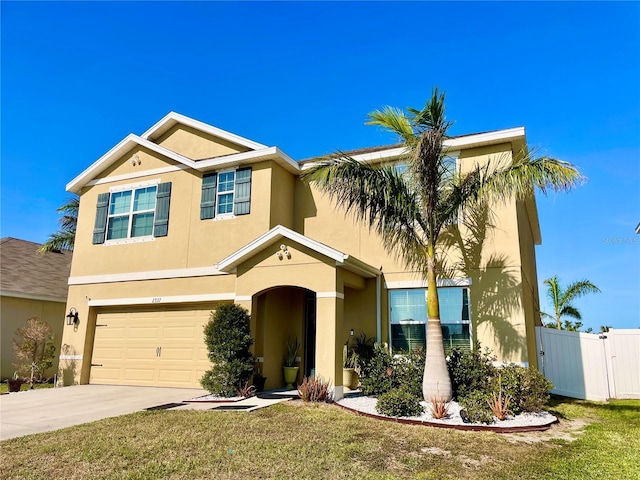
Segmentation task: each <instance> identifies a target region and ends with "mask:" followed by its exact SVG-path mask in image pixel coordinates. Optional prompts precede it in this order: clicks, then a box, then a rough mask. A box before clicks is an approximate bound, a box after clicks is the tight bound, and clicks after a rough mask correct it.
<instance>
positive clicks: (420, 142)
mask: <svg viewBox="0 0 640 480" xmlns="http://www.w3.org/2000/svg"><path fill="white" fill-rule="evenodd" d="M444 98H445V95H444V93H439V92H438V89H437V88H435V89H434V90H433V93H432V96H431V98H430V99H429V100H428V101H427V103H426V105H425V106H424V108H423V109H422V110H416V109H412V108H408V109H407V111H406V112H404V111H402V110H400V109H397V108H393V107H385V108H383V109H382V110H376V111H374V112H372V113H370V114H369V119H370V121H369V122H368V124H370V125H378V126H381V127H383V128H384V129H386V130H387V131H390V132H392V133H394V134H396V135H398V136H399V137H400V139H401V141H402V143H403V144H404V146H405V147H406V155H405V158H404V160H405V162H406V170H405V171H404V172H402V171H401V170H400V169H397V168H394V167H393V166H390V165H386V166H385V165H370V164H365V163H361V162H359V161H357V160H355V159H353V158H351V157H349V156H347V155H344V154H343V153H341V152H338V153H336V154H334V155H332V156H330V157H329V158H326V159H324V160H322V161H320V162H318V163H316V164H315V165H312V166H311V167H310V168H309V169H308V170H306V171H305V172H304V173H303V179H304V180H305V181H307V182H311V183H313V184H314V185H316V186H317V187H318V188H319V189H320V190H321V191H324V192H325V193H327V194H328V195H329V197H330V198H331V199H332V200H333V201H334V202H335V203H336V204H337V205H339V206H342V207H343V208H345V210H346V213H347V214H348V213H352V214H354V216H355V218H356V220H357V221H362V222H364V223H365V224H367V225H368V226H369V227H370V228H372V229H374V230H375V231H376V233H377V234H378V235H379V236H380V238H381V239H382V242H383V245H384V247H385V249H386V250H387V251H388V252H389V253H390V254H392V255H395V256H396V257H397V258H399V259H401V260H402V261H403V262H404V263H405V265H406V266H407V267H408V268H410V269H412V270H415V271H418V272H420V273H421V274H422V275H423V278H426V280H427V316H428V319H427V350H426V362H425V370H424V377H423V395H424V398H425V399H426V400H427V401H429V399H430V398H431V397H433V396H437V397H441V398H443V399H445V400H449V399H451V380H450V379H449V375H448V373H447V365H446V359H445V354H444V347H443V343H442V329H441V326H440V306H439V303H438V295H437V289H436V285H437V284H436V272H437V271H438V266H439V265H438V264H439V259H438V256H439V254H437V251H436V243H437V241H438V236H439V234H440V232H441V231H442V230H443V229H444V228H445V227H446V226H447V225H448V224H450V223H454V222H455V221H456V218H457V215H458V212H459V210H460V209H462V208H466V207H471V206H473V205H475V204H477V203H478V202H480V201H483V200H484V201H487V200H490V201H507V200H509V199H512V198H513V196H515V197H516V198H518V199H523V198H527V197H530V196H532V195H533V193H534V186H537V187H538V188H539V189H540V190H542V192H545V193H546V191H547V190H548V189H552V190H554V191H562V190H569V189H571V188H573V187H574V186H575V185H576V184H577V183H579V182H580V181H581V180H582V179H583V178H584V177H583V176H582V175H581V174H580V172H578V170H577V169H576V168H575V167H574V166H572V165H571V164H569V163H567V162H563V161H560V160H556V159H552V158H549V157H546V156H544V157H535V156H534V155H533V154H532V152H531V151H529V150H526V149H525V150H524V151H522V152H520V154H519V155H518V156H516V157H515V158H513V160H511V157H510V156H507V155H504V156H501V157H500V158H496V159H491V160H490V161H489V162H488V163H486V164H483V165H475V166H474V167H473V169H472V170H471V171H470V172H468V173H465V174H460V173H457V174H455V173H452V172H451V168H450V165H448V164H447V161H446V153H447V152H446V147H445V145H444V142H445V140H446V139H447V138H448V137H447V130H448V129H449V127H450V126H451V123H450V122H448V121H447V120H446V117H445V105H444Z"/></svg>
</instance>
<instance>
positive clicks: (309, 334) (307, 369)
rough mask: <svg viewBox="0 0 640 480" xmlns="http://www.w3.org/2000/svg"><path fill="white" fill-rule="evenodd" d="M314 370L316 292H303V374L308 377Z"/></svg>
mask: <svg viewBox="0 0 640 480" xmlns="http://www.w3.org/2000/svg"><path fill="white" fill-rule="evenodd" d="M315 370H316V294H315V292H310V291H308V290H307V291H305V294H304V375H305V376H306V377H310V376H312V375H314V374H315Z"/></svg>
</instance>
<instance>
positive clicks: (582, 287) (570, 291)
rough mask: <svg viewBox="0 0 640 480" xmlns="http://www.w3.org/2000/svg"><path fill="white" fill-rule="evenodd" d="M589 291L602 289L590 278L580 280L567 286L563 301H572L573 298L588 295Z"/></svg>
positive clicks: (596, 291)
mask: <svg viewBox="0 0 640 480" xmlns="http://www.w3.org/2000/svg"><path fill="white" fill-rule="evenodd" d="M588 293H600V289H599V288H598V287H596V286H595V285H594V284H593V283H591V282H590V281H589V280H580V281H578V282H574V283H572V284H571V285H569V286H568V287H567V289H566V290H565V291H564V294H563V295H562V301H563V303H565V302H566V303H571V301H572V300H574V299H576V298H579V297H582V296H583V295H587V294H588Z"/></svg>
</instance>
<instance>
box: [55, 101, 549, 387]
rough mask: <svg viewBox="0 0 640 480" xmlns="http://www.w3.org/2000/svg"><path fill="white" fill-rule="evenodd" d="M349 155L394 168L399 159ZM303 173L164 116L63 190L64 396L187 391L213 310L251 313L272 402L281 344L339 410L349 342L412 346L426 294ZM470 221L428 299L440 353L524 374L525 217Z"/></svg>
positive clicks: (481, 140)
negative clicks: (460, 351)
mask: <svg viewBox="0 0 640 480" xmlns="http://www.w3.org/2000/svg"><path fill="white" fill-rule="evenodd" d="M524 145H525V135H524V129H523V128H514V129H509V130H501V131H494V132H488V133H481V134H474V135H467V136H461V137H456V138H453V139H450V140H448V141H447V148H448V156H449V158H450V161H451V165H452V168H459V169H465V168H467V166H470V165H471V164H473V163H474V162H477V161H480V162H482V161H486V160H487V159H488V158H490V157H492V156H496V155H502V156H505V155H506V156H511V155H512V152H516V151H519V150H520V149H521V148H522V147H523V146H524ZM348 153H349V154H350V155H351V156H353V157H354V158H356V159H359V160H361V161H363V162H398V161H399V160H398V159H399V158H400V156H401V154H402V148H401V147H399V146H397V145H393V146H387V147H375V148H367V149H362V150H358V151H353V152H348ZM313 160H314V159H309V160H307V161H301V162H298V161H295V160H294V159H292V158H290V157H289V156H287V155H286V154H285V153H284V152H283V151H282V150H280V148H278V147H275V146H273V147H269V146H266V145H262V144H259V143H256V142H254V141H251V140H247V139H246V138H242V137H239V136H237V135H235V134H232V133H229V132H226V131H223V130H220V129H218V128H215V127H212V126H210V125H207V124H204V123H201V122H199V121H196V120H193V119H191V118H188V117H185V116H182V115H179V114H176V113H170V114H168V115H167V116H166V117H164V118H163V119H162V120H160V121H159V122H158V123H157V124H155V125H154V126H152V127H151V128H150V129H149V130H147V131H146V132H145V133H143V134H142V135H141V136H138V135H133V134H131V135H129V136H127V137H126V138H125V139H124V140H122V141H121V142H120V143H118V144H117V145H116V146H114V147H113V148H112V149H111V150H110V151H109V152H107V153H106V154H105V155H104V156H102V157H101V158H99V159H98V160H97V161H96V162H94V163H93V164H92V165H91V166H90V167H88V168H87V169H86V170H85V171H83V172H82V173H81V174H80V175H79V176H77V177H76V178H75V179H74V180H73V181H71V182H70V183H69V184H68V185H67V190H69V191H70V192H75V193H78V194H80V195H81V201H80V210H79V215H78V228H77V233H76V241H75V251H74V256H73V264H72V268H71V276H70V278H69V297H68V302H67V310H69V309H71V308H75V309H76V310H77V312H78V320H79V321H78V322H77V323H76V324H74V325H73V326H67V327H65V330H64V337H63V341H62V343H63V351H62V355H61V357H60V369H61V375H60V378H62V379H66V380H65V381H66V383H70V380H69V379H73V381H74V382H79V383H103V384H123V385H157V386H180V387H198V386H199V379H200V377H201V376H202V374H203V372H204V371H205V370H207V369H209V368H210V362H209V361H208V358H207V351H206V348H205V345H204V341H203V326H204V324H205V323H206V322H207V321H208V319H209V316H210V313H211V312H212V311H214V310H215V309H216V307H217V305H219V304H221V303H223V302H235V303H237V304H240V305H242V306H243V307H244V308H246V309H247V310H249V312H250V313H251V331H252V333H253V335H254V338H255V345H254V354H255V355H256V357H260V359H261V360H263V374H264V375H265V376H266V377H267V383H266V387H267V388H273V387H278V386H281V385H283V378H282V369H281V366H282V360H283V356H284V353H285V349H286V342H287V339H288V337H291V338H293V337H297V338H298V339H299V340H300V342H301V344H302V348H301V351H300V367H301V369H300V370H301V372H300V374H301V375H309V374H312V373H316V374H318V375H322V376H323V377H325V378H327V379H330V380H331V381H332V382H333V383H334V385H335V386H336V397H338V398H339V397H340V396H341V395H342V386H341V383H342V351H343V345H344V343H345V341H347V339H348V338H349V336H350V332H351V331H354V332H355V333H356V334H357V333H358V332H360V331H363V332H365V333H367V334H368V335H369V336H374V337H376V338H377V339H378V340H379V341H381V342H387V343H389V344H390V345H391V347H392V348H393V349H394V351H399V350H406V349H408V348H414V347H416V346H419V345H424V343H425V335H426V332H425V324H426V300H425V297H426V290H425V288H426V284H425V282H424V281H423V280H422V278H421V277H420V276H419V275H417V274H416V273H415V272H411V271H407V269H406V268H405V267H403V265H402V264H401V263H399V262H398V261H397V260H396V259H395V257H394V256H393V255H389V254H388V253H387V252H385V250H384V248H383V247H382V243H381V241H380V239H379V238H377V237H376V235H375V234H374V233H372V232H370V231H369V229H368V228H367V227H365V226H362V225H360V224H358V223H355V222H354V221H353V219H352V218H350V217H348V216H345V214H344V212H343V211H341V210H338V209H336V208H335V206H334V205H333V204H332V203H331V202H330V201H329V200H328V199H327V197H326V196H324V195H323V194H321V193H320V192H318V191H316V190H315V189H314V188H313V187H311V186H309V185H307V184H305V183H303V182H302V181H301V180H300V178H299V176H300V173H301V172H302V171H303V170H304V168H305V164H307V163H308V162H312V161H313ZM475 217H477V218H473V219H467V220H472V222H471V223H472V227H470V228H469V227H460V228H459V229H457V228H452V229H451V232H450V234H448V235H445V237H447V238H448V240H449V242H450V243H451V244H455V243H457V242H459V240H460V239H461V238H464V239H465V242H464V245H465V248H464V250H462V251H460V250H457V249H456V248H454V247H451V246H450V247H449V251H450V252H451V253H450V254H449V259H450V265H449V266H450V270H451V272H452V275H450V276H449V279H447V280H442V281H441V282H440V287H439V295H440V301H441V316H442V325H443V333H444V337H445V342H446V343H447V346H453V345H459V346H462V347H465V348H469V347H470V345H471V343H472V342H473V341H475V340H479V341H480V342H481V343H482V345H483V346H487V347H489V348H491V349H492V350H493V351H494V352H495V354H496V355H497V357H498V359H499V360H501V361H514V362H518V363H531V364H534V365H535V363H536V355H535V338H534V325H540V319H539V306H538V290H537V277H536V266H535V252H534V245H535V244H539V243H540V231H539V226H538V218H537V213H536V206H535V199H534V198H531V199H529V200H528V201H526V202H516V201H515V200H514V201H512V202H510V203H508V204H506V205H496V206H494V207H493V208H492V209H491V212H478V213H477V214H475ZM473 221H475V223H473ZM467 223H469V222H467ZM458 233H459V234H458ZM456 252H458V253H456ZM460 252H463V253H460Z"/></svg>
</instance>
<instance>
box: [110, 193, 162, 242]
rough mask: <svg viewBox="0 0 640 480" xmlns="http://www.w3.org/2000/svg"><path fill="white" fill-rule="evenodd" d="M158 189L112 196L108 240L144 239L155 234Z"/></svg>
mask: <svg viewBox="0 0 640 480" xmlns="http://www.w3.org/2000/svg"><path fill="white" fill-rule="evenodd" d="M156 190H157V187H155V186H153V187H145V188H138V189H135V190H127V191H124V192H116V193H113V194H111V199H110V202H109V221H108V227H107V240H116V239H120V238H131V237H143V236H147V235H151V234H152V233H153V217H154V216H155V209H156Z"/></svg>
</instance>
